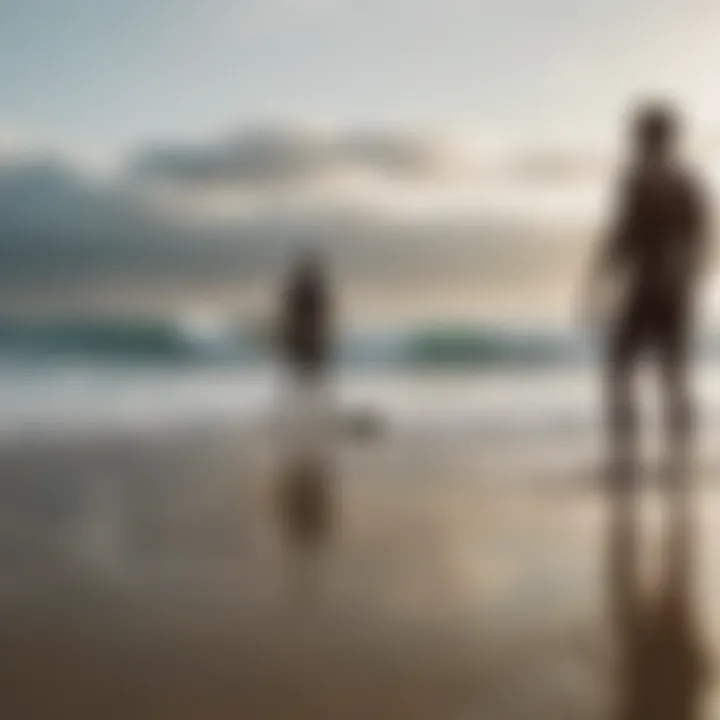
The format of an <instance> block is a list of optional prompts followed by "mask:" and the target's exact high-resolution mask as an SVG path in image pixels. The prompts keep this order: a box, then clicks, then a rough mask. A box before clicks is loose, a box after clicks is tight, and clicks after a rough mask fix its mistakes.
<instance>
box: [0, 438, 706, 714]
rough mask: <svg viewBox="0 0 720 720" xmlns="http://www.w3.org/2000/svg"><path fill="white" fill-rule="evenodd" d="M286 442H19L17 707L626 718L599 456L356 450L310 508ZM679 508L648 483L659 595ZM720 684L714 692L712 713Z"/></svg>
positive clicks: (10, 570)
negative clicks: (669, 525)
mask: <svg viewBox="0 0 720 720" xmlns="http://www.w3.org/2000/svg"><path fill="white" fill-rule="evenodd" d="M277 449H278V448H277V443H273V442H272V441H271V440H270V439H269V436H268V435H267V434H265V433H262V434H261V433H255V434H248V433H247V432H242V433H241V432H239V431H233V430H228V429H227V428H224V429H222V430H212V431H207V432H194V433H185V434H178V435H175V436H173V437H166V438H159V437H147V438H144V439H143V438H137V437H135V438H132V437H125V438H115V439H108V440H99V439H96V440H93V441H89V440H86V441H82V440H77V439H76V440H73V441H65V442H61V441H59V440H56V441H53V442H51V441H45V442H43V443H37V442H36V443H25V444H24V445H22V446H21V445H15V446H13V447H7V448H5V449H3V450H2V452H0V555H1V556H2V567H3V579H2V584H1V585H0V648H1V649H0V677H2V678H3V680H2V693H0V714H1V715H2V717H7V718H13V719H14V718H18V719H19V720H20V719H22V720H34V719H35V718H53V719H54V720H57V719H60V720H63V719H64V718H73V720H84V719H85V718H88V719H89V718H93V720H94V719H95V718H106V719H112V718H118V719H122V720H124V719H125V718H127V719H128V720H144V719H145V718H147V719H148V720H150V719H152V720H162V719H163V718H168V719H169V718H173V719H178V720H185V719H190V718H192V719H195V718H197V719H198V720H214V719H215V718H223V719H224V718H243V719H246V718H247V719H249V720H254V719H255V718H257V719H259V720H260V719H261V720H265V719H268V720H274V719H275V718H277V719H278V720H284V719H285V718H287V719H292V720H302V719H304V718H308V719H312V720H323V719H324V718H328V719H330V720H336V719H340V720H344V719H347V720H354V719H355V718H358V719H359V718H363V719H369V718H373V719H375V718H377V719H378V720H384V719H386V718H387V719H388V720H404V719H405V718H407V719H412V720H415V719H417V720H425V719H427V720H436V719H437V720H446V719H447V720H456V719H457V720H471V719H474V718H491V719H493V720H494V719H495V718H497V719H501V718H508V719H514V718H548V719H553V720H555V719H562V718H573V719H580V718H612V717H616V716H617V714H616V711H615V710H614V708H616V707H617V697H618V692H620V690H619V687H620V684H619V682H618V672H619V670H618V668H619V667H620V665H619V663H618V652H619V650H618V648H622V644H621V643H619V642H618V638H619V634H618V627H617V625H616V624H614V620H613V617H612V613H611V612H610V610H609V607H608V596H609V592H608V591H609V590H611V589H612V588H611V587H609V584H611V583H612V581H611V580H610V579H609V575H608V572H607V548H608V500H607V498H606V497H605V496H604V494H603V492H602V491H601V487H600V485H599V482H598V481H599V478H598V477H597V473H596V468H593V466H592V465H591V464H589V463H587V462H579V461H578V460H577V459H576V458H575V459H572V460H568V458H570V457H571V456H570V454H569V453H563V452H562V451H561V452H559V453H556V454H555V455H553V457H554V460H550V459H549V457H548V456H545V455H543V456H542V458H541V457H539V456H537V457H534V458H533V457H531V456H530V455H529V453H527V452H526V453H523V454H522V456H520V457H519V456H518V455H517V453H515V455H514V456H513V455H512V454H510V453H508V452H507V449H505V448H503V447H499V446H498V445H497V444H493V443H489V444H486V445H483V444H482V443H478V444H473V443H471V442H467V441H466V442H464V444H463V445H462V446H458V444H454V445H450V444H443V443H441V442H436V443H434V444H433V443H432V442H429V441H427V439H424V440H422V441H417V442H411V441H408V440H398V439H393V438H392V437H389V438H385V439H377V440H375V441H373V442H368V443H364V444H363V443H355V444H352V443H349V442H343V443H341V444H340V445H339V446H338V447H336V448H334V449H333V450H332V452H331V453H330V454H329V455H327V456H324V457H323V458H322V459H321V462H319V464H318V463H316V465H315V468H316V472H317V473H319V476H321V482H319V483H317V484H315V485H313V483H312V482H311V483H310V485H309V486H308V487H309V488H310V489H307V488H306V490H304V491H303V492H304V493H305V495H301V497H302V498H305V499H304V500H301V502H300V503H299V504H297V503H295V504H293V503H294V501H293V502H290V503H288V502H287V501H284V500H283V499H282V498H283V497H286V498H287V495H285V496H284V495H283V491H282V490H281V488H282V487H287V483H292V482H293V478H294V477H296V475H294V474H293V470H292V464H293V463H294V460H293V459H292V458H283V455H282V454H279V453H278V452H277ZM558 458H559V459H560V460H561V461H562V462H558ZM518 460H521V461H522V462H518ZM288 463H291V466H290V467H289V466H288ZM308 472H309V471H307V470H306V476H307V473H308ZM310 474H312V473H310ZM706 479H710V480H712V477H710V476H709V475H708V474H707V473H706ZM283 484H285V485H283ZM314 494H315V495H314ZM715 494H716V491H715V489H714V488H713V487H712V485H711V484H710V486H709V487H707V488H706V489H703V491H702V496H701V497H700V498H698V500H701V502H700V503H698V505H699V506H700V509H699V511H698V512H699V515H698V524H697V527H698V535H699V540H698V543H697V546H696V548H695V549H693V551H692V552H693V553H694V556H697V563H695V564H696V566H697V568H698V572H697V576H698V577H697V580H698V582H697V586H698V589H699V592H698V602H697V604H696V605H693V610H692V612H693V617H692V620H693V623H696V624H697V626H698V628H700V632H699V635H700V637H701V639H702V641H703V644H705V645H707V646H708V650H709V653H710V654H711V655H712V650H713V648H714V647H715V646H716V645H717V638H718V637H719V636H720V634H719V633H718V622H717V618H716V616H717V615H718V613H717V612H716V610H715V606H716V605H717V603H715V602H714V600H715V598H716V597H717V590H718V589H720V582H719V578H718V570H717V569H714V566H715V565H717V563H713V558H712V553H711V552H709V550H708V548H711V547H713V546H716V545H715V541H716V540H717V539H718V538H717V537H714V536H716V535H717V533H718V523H717V522H713V518H716V517H717V516H718V512H717V510H718V503H717V501H716V498H715ZM316 496H317V497H316ZM313 497H316V499H318V498H319V500H320V501H321V503H322V504H321V505H319V506H318V507H315V508H314V509H313V502H314V500H313ZM657 504H658V500H657V498H655V497H654V494H653V493H649V494H648V497H647V501H646V505H647V507H646V509H645V511H644V514H645V515H646V516H647V517H646V518H645V525H646V526H647V528H649V529H648V531H647V533H646V534H647V536H648V538H649V539H648V540H647V541H646V542H645V541H644V543H645V544H646V545H647V548H649V551H648V553H647V555H648V557H649V558H650V561H649V562H648V567H649V569H648V570H647V573H645V574H646V575H647V577H648V578H650V579H649V580H648V581H647V582H648V587H651V586H652V582H653V581H652V578H653V577H654V575H653V573H655V572H656V570H653V568H654V567H655V566H656V565H657V562H658V561H657V560H653V558H654V557H655V556H656V553H655V552H654V551H653V548H654V547H655V545H656V541H654V540H653V537H655V538H656V540H657V538H658V537H659V535H658V533H657V532H654V530H653V529H654V528H655V529H656V528H657V527H658V521H657V517H656V515H657V514H658V512H657V511H658V508H657ZM308 507H309V508H310V510H309V511H308V510H307V508H308ZM298 508H299V509H298ZM303 508H305V509H303ZM293 514H295V515H299V518H298V517H294V516H293ZM643 577H645V575H643ZM643 582H645V581H643ZM620 639H622V638H620ZM713 683H714V676H713V675H712V674H710V675H709V676H708V680H707V681H704V682H703V684H702V685H701V686H700V689H699V690H698V693H700V692H702V696H703V698H707V700H708V703H711V704H710V705H708V707H709V709H710V711H711V710H712V703H713V701H714V695H715V693H714V691H713ZM674 717H676V718H679V717H680V716H679V715H675V716H674ZM708 717H712V715H711V714H709V715H708ZM686 720H694V718H691V717H687V718H686Z"/></svg>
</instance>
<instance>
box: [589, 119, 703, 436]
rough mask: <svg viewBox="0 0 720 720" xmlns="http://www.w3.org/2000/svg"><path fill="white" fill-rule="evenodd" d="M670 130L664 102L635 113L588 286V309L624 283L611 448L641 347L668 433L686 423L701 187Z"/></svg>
mask: <svg viewBox="0 0 720 720" xmlns="http://www.w3.org/2000/svg"><path fill="white" fill-rule="evenodd" d="M679 136H680V122H679V119H678V117H677V116H676V114H675V112H674V111H673V110H672V109H671V108H669V107H666V106H663V105H653V106H648V107H645V108H643V109H642V110H641V111H640V112H639V113H638V114H637V116H636V118H635V121H634V126H633V138H632V140H633V145H634V158H633V160H632V163H631V167H630V170H629V172H628V173H627V177H626V178H625V179H624V181H623V182H622V186H621V189H620V198H619V200H620V207H619V210H618V214H617V217H616V218H615V219H614V223H613V227H612V231H611V232H610V234H609V236H608V237H607V238H606V242H605V243H604V246H603V247H602V249H601V253H600V257H599V261H598V263H597V265H596V266H595V268H594V274H593V277H592V280H591V284H590V287H589V298H588V299H589V302H590V306H591V310H593V311H594V310H595V309H596V307H597V306H598V305H602V304H604V303H605V302H606V301H607V297H608V289H607V285H608V284H609V281H613V280H622V281H623V282H624V291H623V293H622V296H621V299H620V302H619V307H617V312H616V316H615V317H614V318H611V319H610V327H609V328H608V329H609V343H608V345H609V347H608V357H607V373H608V383H609V387H608V395H609V406H610V407H609V410H610V413H609V414H610V417H609V424H610V427H611V431H612V436H613V439H614V441H615V448H616V450H618V449H619V448H621V447H623V446H624V445H625V444H627V443H629V444H630V445H631V444H632V443H633V441H634V439H635V435H636V432H637V419H636V410H635V403H634V401H633V397H632V395H633V392H632V390H633V388H632V385H633V375H634V369H635V366H636V364H637V361H638V359H639V358H640V357H641V356H642V355H643V354H644V353H645V351H653V352H654V353H655V354H656V357H657V360H658V361H659V365H660V370H661V376H662V382H663V387H664V394H665V412H666V421H667V429H668V434H669V438H670V439H671V440H672V441H673V442H677V441H684V440H685V439H686V438H687V436H688V432H689V429H690V425H691V408H690V400H689V394H688V387H687V360H688V348H689V343H690V340H691V327H692V320H693V315H694V304H695V296H696V294H697V292H696V291H697V286H698V284H699V283H698V273H699V270H700V268H701V265H702V262H703V257H704V253H705V246H706V241H707V234H708V233H707V224H708V222H707V208H706V205H705V198H704V191H703V189H702V187H701V186H700V183H699V182H698V180H697V179H696V178H695V177H694V176H693V174H692V173H691V172H690V170H689V169H688V168H687V167H686V166H685V164H684V163H683V162H682V161H681V159H680V157H679V152H678V146H679V139H680V138H679Z"/></svg>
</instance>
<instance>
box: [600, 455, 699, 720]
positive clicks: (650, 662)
mask: <svg viewBox="0 0 720 720" xmlns="http://www.w3.org/2000/svg"><path fill="white" fill-rule="evenodd" d="M614 472H615V477H614V478H613V480H614V482H613V486H612V489H611V498H610V500H611V509H610V526H609V529H608V556H609V557H608V561H609V589H610V600H611V608H612V611H613V620H614V623H615V627H616V630H617V633H618V642H619V653H620V658H619V662H620V667H619V674H618V683H619V686H618V698H617V706H616V708H617V709H616V713H615V717H616V718H617V719H618V720H645V719H646V718H653V720H697V719H698V718H700V717H701V715H700V713H701V706H702V702H703V700H704V691H705V689H706V687H705V686H706V681H707V680H708V677H707V674H708V673H707V656H706V648H705V647H704V645H703V641H702V634H701V631H700V629H699V619H698V616H697V613H696V608H695V600H696V597H695V595H694V593H695V587H694V581H695V577H694V569H695V564H696V557H695V547H694V535H695V532H696V530H697V521H696V518H695V514H694V512H693V499H694V491H693V487H692V484H691V477H690V475H689V464H688V463H687V462H686V461H685V459H684V457H683V454H682V453H678V454H677V455H676V456H675V457H672V458H670V460H669V461H668V463H667V467H666V469H665V473H666V477H665V478H663V480H664V483H663V485H664V500H665V507H664V511H665V513H664V514H665V518H664V528H663V534H662V543H661V547H660V552H661V563H660V565H661V567H660V571H659V577H658V579H657V582H656V583H655V586H654V589H652V590H650V591H647V592H646V591H645V590H644V589H643V587H642V585H643V582H642V579H641V576H642V572H641V568H642V565H643V563H642V560H641V557H640V547H641V535H642V528H641V523H640V492H639V490H638V484H639V483H638V481H639V478H638V477H637V475H638V467H637V464H636V463H633V462H626V463H624V464H623V466H622V467H617V468H616V469H615V470H614Z"/></svg>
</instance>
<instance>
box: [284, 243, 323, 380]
mask: <svg viewBox="0 0 720 720" xmlns="http://www.w3.org/2000/svg"><path fill="white" fill-rule="evenodd" d="M282 314H283V317H282V339H281V341H282V351H283V355H284V358H285V360H286V362H287V364H288V366H289V367H290V369H291V371H292V373H293V375H295V377H296V378H298V379H301V380H312V379H318V378H320V377H322V376H323V375H325V373H326V372H327V370H328V366H329V363H330V354H331V327H330V324H331V317H330V315H331V312H330V293H329V287H328V279H327V275H326V270H325V266H324V263H323V259H322V256H321V255H320V253H319V252H317V251H313V250H306V251H304V252H303V253H302V254H301V255H300V257H299V258H298V260H297V262H296V264H295V266H294V267H293V268H292V269H291V271H290V275H289V278H288V282H287V286H286V288H285V291H284V297H283V309H282Z"/></svg>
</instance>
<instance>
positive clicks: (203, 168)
mask: <svg viewBox="0 0 720 720" xmlns="http://www.w3.org/2000/svg"><path fill="white" fill-rule="evenodd" d="M441 161H442V157H441V150H440V147H439V146H438V145H437V144H436V143H435V142H434V141H433V138H431V137H425V136H421V135H419V134H411V133H401V132H381V131H358V132H350V133H332V132H324V131H320V130H312V129H307V128H299V127H296V128H292V127H286V128H260V129H254V130H248V131H245V132H242V133H239V134H236V135H233V136H230V137H227V138H224V139H221V140H219V141H215V142H208V143H205V144H200V145H195V146H187V145H183V144H175V145H161V146H158V147H153V148H149V149H146V150H144V151H143V152H140V153H139V154H138V155H136V156H135V158H134V159H133V160H132V162H131V165H130V173H131V174H133V175H135V176H137V177H139V178H143V179H146V180H153V181H165V182H170V183H180V184H183V183H184V184H193V185H203V184H239V185H253V186H255V185H266V184H278V183H287V182H294V183H302V182H309V181H314V180H318V179H321V178H325V177H328V176H333V175H335V174H337V173H341V172H347V171H351V170H365V171H374V172H376V173H378V174H380V175H391V176H397V177H411V178H420V177H426V176H428V175H430V174H432V173H434V172H438V171H439V170H440V168H441Z"/></svg>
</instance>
